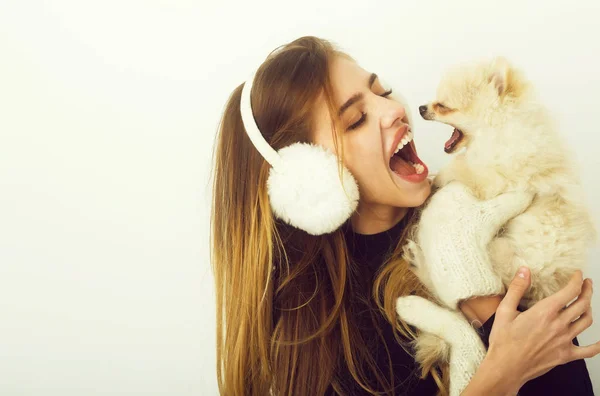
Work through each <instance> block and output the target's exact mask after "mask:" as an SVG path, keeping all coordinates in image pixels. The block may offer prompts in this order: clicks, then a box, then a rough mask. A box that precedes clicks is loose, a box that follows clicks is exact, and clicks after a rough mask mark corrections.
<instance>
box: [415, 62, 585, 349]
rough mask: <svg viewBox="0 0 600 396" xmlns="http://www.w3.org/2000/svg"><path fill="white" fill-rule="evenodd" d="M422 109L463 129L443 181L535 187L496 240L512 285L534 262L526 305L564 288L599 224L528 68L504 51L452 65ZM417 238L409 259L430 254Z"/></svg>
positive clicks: (478, 191) (490, 190) (493, 252)
mask: <svg viewBox="0 0 600 396" xmlns="http://www.w3.org/2000/svg"><path fill="white" fill-rule="evenodd" d="M420 112H421V115H422V116H423V118H425V119H428V120H435V121H439V122H442V123H445V124H449V125H451V126H453V127H455V128H456V129H458V130H460V131H462V134H463V138H462V139H461V140H460V142H459V143H458V144H457V145H455V146H454V147H453V149H454V150H450V151H457V149H462V152H461V153H460V154H457V155H455V156H454V158H453V159H452V160H451V162H450V163H449V165H448V166H447V167H445V168H443V169H442V170H441V171H440V173H439V174H438V175H437V176H436V178H435V180H434V186H435V187H437V188H439V187H442V186H444V185H445V184H447V183H449V182H451V181H453V180H457V181H459V182H462V183H464V184H466V185H467V186H468V187H470V189H471V190H472V192H473V193H474V194H475V195H476V196H477V197H478V198H480V199H490V198H493V197H495V196H497V195H499V194H501V193H504V192H508V191H530V192H533V193H534V194H535V198H534V201H533V203H532V204H531V206H530V207H529V208H528V209H527V210H526V211H525V212H524V213H523V214H521V215H519V216H517V217H516V218H514V219H512V220H511V221H510V222H508V223H507V224H506V226H505V227H504V228H503V229H502V230H501V233H500V234H499V235H498V236H497V237H496V238H495V239H494V240H493V241H492V243H491V244H490V245H489V246H488V250H489V253H490V258H491V261H492V265H493V267H494V270H495V272H496V273H497V274H498V275H499V276H500V277H501V278H502V280H503V282H504V284H505V285H508V284H509V283H510V282H511V280H512V278H513V277H514V275H515V273H516V272H517V270H518V268H519V267H520V266H522V265H525V266H527V267H529V268H530V269H531V275H532V285H531V288H530V289H529V290H528V292H527V294H526V296H525V300H524V304H525V305H527V306H530V305H532V304H533V303H535V302H537V301H538V300H540V299H542V298H544V297H546V296H548V295H550V294H553V293H554V292H556V291H558V290H559V289H560V288H561V287H562V286H564V285H565V284H566V282H567V281H568V279H569V278H570V276H571V275H572V274H573V272H574V271H575V270H577V269H583V268H584V266H585V263H586V254H587V248H588V247H589V244H590V242H591V241H593V240H595V230H594V226H593V224H592V221H591V218H590V215H589V213H588V211H587V209H586V205H585V198H584V194H583V192H582V188H581V185H580V182H579V177H578V174H577V169H576V167H575V166H574V161H573V159H574V158H573V155H572V154H571V153H570V152H569V150H567V148H566V147H565V144H564V143H563V142H562V140H561V138H560V136H559V134H558V131H557V130H556V127H555V125H554V123H553V121H552V119H551V117H550V116H549V113H548V111H547V110H546V109H545V108H544V106H542V105H541V104H540V103H539V102H538V101H537V99H536V98H535V95H534V92H533V88H532V86H531V84H530V83H529V82H528V81H527V80H526V79H525V78H524V76H523V74H522V73H521V72H519V71H518V70H517V69H515V68H513V67H512V66H511V65H509V63H508V62H507V61H506V60H505V59H503V58H496V59H494V60H492V61H487V62H481V63H475V64H470V65H467V66H461V67H458V68H455V69H452V70H451V71H450V72H448V73H447V74H446V75H445V76H444V78H443V79H442V82H441V83H440V85H439V87H438V91H437V95H436V99H435V100H434V101H433V102H431V103H429V104H427V105H425V106H421V108H420ZM413 235H416V233H413ZM411 246H412V247H411V248H409V249H408V250H409V251H408V252H407V253H408V254H407V256H408V257H407V259H408V260H409V261H410V260H415V258H418V257H422V254H420V252H418V251H414V250H415V249H418V241H416V244H414V243H413V244H411ZM410 250H413V251H410ZM416 264H417V267H418V266H419V264H418V263H416ZM423 264H424V265H426V263H423ZM423 281H424V283H425V284H427V281H426V279H423ZM428 349H429V350H431V347H430V346H428Z"/></svg>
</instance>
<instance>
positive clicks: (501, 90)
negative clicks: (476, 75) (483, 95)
mask: <svg viewBox="0 0 600 396" xmlns="http://www.w3.org/2000/svg"><path fill="white" fill-rule="evenodd" d="M489 82H490V84H493V85H494V87H495V88H496V91H497V92H498V96H503V95H504V94H505V93H506V92H507V91H509V88H510V86H509V85H510V83H511V81H510V65H509V64H508V61H507V60H506V58H503V57H497V58H495V59H494V60H493V61H492V64H491V67H490V76H489Z"/></svg>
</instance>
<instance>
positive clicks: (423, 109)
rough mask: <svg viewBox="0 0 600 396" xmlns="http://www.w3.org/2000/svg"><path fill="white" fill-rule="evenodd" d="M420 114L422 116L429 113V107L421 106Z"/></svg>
mask: <svg viewBox="0 0 600 396" xmlns="http://www.w3.org/2000/svg"><path fill="white" fill-rule="evenodd" d="M419 113H421V115H423V114H425V113H427V105H423V106H419Z"/></svg>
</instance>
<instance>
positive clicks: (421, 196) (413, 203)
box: [397, 179, 431, 208]
mask: <svg viewBox="0 0 600 396" xmlns="http://www.w3.org/2000/svg"><path fill="white" fill-rule="evenodd" d="M398 188H399V189H401V194H402V195H401V197H400V199H399V200H398V205H397V206H400V207H404V208H417V207H419V206H421V205H423V203H425V201H426V200H427V198H429V195H430V194H431V181H430V180H429V179H425V180H423V181H422V182H421V183H418V184H415V183H410V185H409V186H398Z"/></svg>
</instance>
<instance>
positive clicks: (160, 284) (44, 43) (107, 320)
mask: <svg viewBox="0 0 600 396" xmlns="http://www.w3.org/2000/svg"><path fill="white" fill-rule="evenodd" d="M216 3H217V2H210V4H206V3H205V2H204V1H203V0H198V1H191V0H188V1H182V0H179V1H176V0H171V1H166V0H164V1H158V0H154V1H149V0H148V1H141V0H139V1H102V2H100V1H97V2H91V1H85V2H83V1H65V0H54V1H52V2H42V1H38V2H35V1H16V0H15V1H6V0H5V1H4V2H2V5H0V50H1V53H0V56H1V59H2V60H1V61H0V373H2V374H1V375H0V394H2V395H23V396H29V395H61V396H79V395H142V394H143V395H198V394H201V395H215V394H217V391H216V381H215V378H214V377H215V370H214V366H215V364H214V360H215V352H214V337H215V329H214V307H213V303H214V298H213V286H212V278H211V274H210V267H209V261H208V243H207V241H208V226H209V223H208V219H209V206H208V205H209V204H208V203H209V193H208V190H207V183H208V179H207V177H208V174H209V164H210V153H211V147H212V143H213V138H214V133H215V128H216V125H217V122H218V119H219V115H220V112H221V110H222V107H223V105H224V103H225V100H226V98H227V96H228V95H229V93H230V92H231V90H232V89H233V88H234V87H235V86H236V85H237V84H239V83H241V82H242V81H243V79H244V78H245V77H246V76H247V75H248V73H250V72H251V71H252V69H253V68H254V67H255V66H256V65H257V64H258V63H259V62H260V61H261V60H262V59H263V58H264V56H265V55H266V54H267V53H268V52H269V51H270V50H272V49H273V48H275V47H276V46H278V45H280V44H283V43H285V42H287V41H290V40H292V39H294V38H296V37H298V36H301V35H305V34H312V35H318V36H322V37H325V38H329V39H331V40H334V41H336V42H338V43H339V44H340V45H341V46H342V47H343V48H344V49H346V50H347V51H348V52H349V53H350V54H351V55H353V56H354V57H355V58H357V59H358V60H359V62H361V63H362V64H363V65H364V66H365V67H366V68H368V69H370V70H373V71H376V72H377V73H378V74H380V75H382V76H383V77H384V78H385V79H386V80H388V81H389V82H390V83H392V84H393V86H394V88H395V89H396V90H397V91H399V92H401V93H402V94H403V95H404V96H406V97H407V98H408V100H409V103H411V104H412V106H413V109H415V108H416V107H417V105H419V104H421V103H423V102H425V101H427V100H428V99H430V98H432V96H433V94H434V90H435V87H436V84H437V82H438V78H439V76H440V73H441V71H442V70H443V69H445V68H446V67H448V66H449V65H451V64H453V63H455V62H459V61H463V60H467V59H471V58H473V57H481V56H488V55H496V54H503V55H506V56H507V57H509V58H510V59H512V60H513V61H514V62H515V63H516V64H517V65H519V66H521V67H522V68H523V69H524V70H525V71H526V72H527V73H528V74H529V76H530V77H531V79H533V80H534V81H535V83H536V84H537V86H538V88H539V91H540V93H541V95H542V97H543V98H544V99H545V101H546V103H547V104H548V105H549V106H550V107H551V108H552V109H553V110H554V112H555V115H556V117H557V119H558V120H559V121H560V123H561V125H562V130H563V132H564V134H565V136H566V138H567V139H568V141H569V143H570V145H571V146H572V148H573V150H574V152H575V155H576V160H577V161H579V163H580V164H581V165H582V168H583V180H584V183H585V187H586V190H587V192H588V195H589V200H590V202H591V203H592V209H593V212H594V216H595V219H596V221H597V223H599V224H600V205H599V204H598V202H600V188H599V187H598V180H599V178H598V172H599V169H600V155H598V154H597V152H598V148H599V146H598V144H599V143H600V139H599V138H598V133H599V130H600V128H598V126H597V113H598V109H599V106H600V103H599V101H598V97H599V96H598V92H600V78H599V76H598V73H600V59H599V57H598V52H599V45H598V41H597V40H598V38H599V37H600V28H599V27H598V25H597V21H598V20H599V19H600V5H599V4H600V3H598V2H597V1H596V0H589V1H577V2H568V4H567V3H564V2H560V3H561V4H560V5H559V4H558V3H559V2H557V3H556V4H555V3H552V2H550V1H544V2H542V1H539V2H534V1H530V2H524V1H503V2H494V4H492V2H482V1H476V0H474V1H452V2H441V1H440V2H436V1H419V2H409V1H401V0H395V1H389V2H386V1H377V2H375V1H373V2H368V1H360V2H352V1H348V0H338V1H322V0H318V1H315V0H303V1H301V2H295V3H291V2H283V1H273V2H270V3H269V4H267V3H266V2H264V1H257V0H255V1H251V2H239V4H236V5H234V4H226V5H216ZM415 122H416V128H415V130H416V139H417V141H418V143H419V149H420V154H421V158H423V159H425V160H426V161H427V162H428V163H429V164H430V166H431V168H432V169H433V170H436V169H438V168H439V167H440V166H441V165H442V164H443V163H444V162H445V161H447V159H448V157H446V156H445V155H444V154H443V152H442V144H443V141H444V140H445V139H447V137H448V133H449V130H448V128H447V127H444V126H441V125H435V124H433V123H426V122H424V121H422V120H420V119H419V118H416V117H415ZM599 255H600V249H599V248H598V247H596V248H595V250H594V251H593V255H592V260H591V262H590V264H591V266H590V269H589V271H588V272H587V275H588V276H591V277H592V278H594V280H595V281H596V284H600V270H599V268H600V263H598V262H597V261H598V258H597V257H598V256H599ZM594 305H595V306H596V307H599V306H600V293H599V292H597V293H596V295H595V297H594ZM597 312H598V311H597ZM597 315H598V314H597ZM597 315H596V316H597ZM596 319H598V318H596ZM598 338H600V325H598V324H595V325H594V326H593V327H592V328H590V329H589V330H588V331H586V332H585V333H584V334H583V335H582V336H581V340H582V342H583V343H590V342H592V341H595V340H597V339H598ZM588 367H589V370H590V372H591V373H592V377H593V380H594V382H595V389H596V392H598V393H600V358H595V359H592V360H590V361H588Z"/></svg>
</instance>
